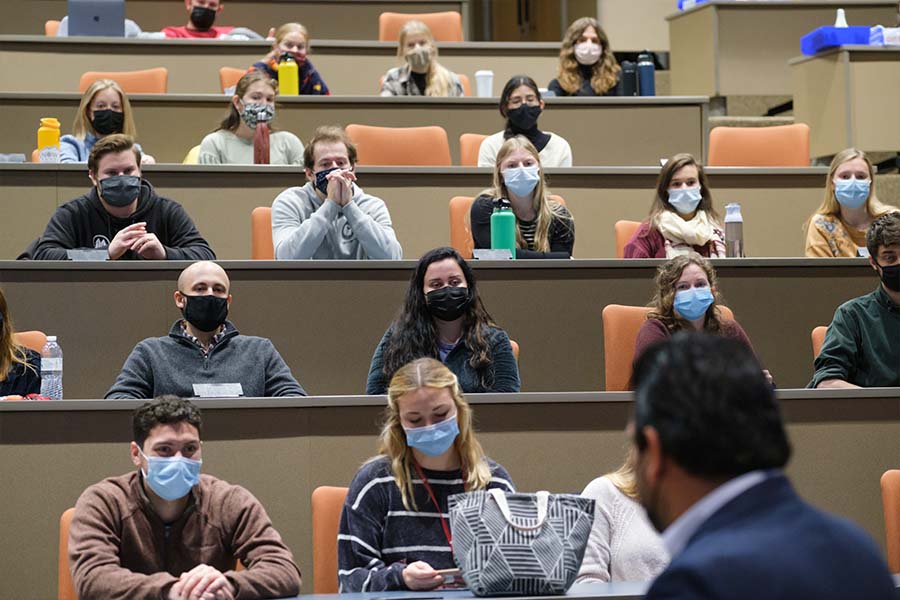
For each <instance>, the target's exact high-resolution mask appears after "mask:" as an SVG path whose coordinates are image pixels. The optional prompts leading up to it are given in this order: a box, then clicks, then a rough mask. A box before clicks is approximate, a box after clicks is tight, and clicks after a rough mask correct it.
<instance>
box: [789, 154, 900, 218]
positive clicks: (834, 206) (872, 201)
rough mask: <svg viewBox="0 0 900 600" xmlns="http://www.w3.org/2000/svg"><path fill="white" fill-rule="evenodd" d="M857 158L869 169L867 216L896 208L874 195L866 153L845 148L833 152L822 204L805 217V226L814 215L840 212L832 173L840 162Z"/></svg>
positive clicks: (872, 178)
mask: <svg viewBox="0 0 900 600" xmlns="http://www.w3.org/2000/svg"><path fill="white" fill-rule="evenodd" d="M857 158H861V159H863V160H864V161H865V162H866V166H867V167H868V169H869V181H871V185H870V187H869V197H868V198H866V212H867V213H868V214H869V216H870V217H872V218H873V219H874V218H877V217H880V216H881V215H883V214H885V213H889V212H891V211H894V210H897V209H896V208H894V207H893V206H888V205H886V204H883V203H882V202H881V200H879V199H878V197H877V196H876V195H875V169H874V167H872V161H871V160H869V157H868V156H866V153H865V152H863V151H862V150H859V149H857V148H846V149H844V150H841V151H840V152H838V153H837V154H835V155H834V158H833V159H832V160H831V166H830V167H829V168H828V177H827V179H826V180H825V197H824V198H823V199H822V204H821V205H820V206H819V208H817V209H816V212H815V213H813V216H811V217H810V218H809V219H807V221H806V227H809V224H810V222H811V221H812V219H813V217H815V215H826V216H832V217H836V216H839V215H840V214H841V203H840V202H838V200H837V198H835V196H834V174H835V173H836V172H837V170H838V167H840V166H841V165H842V164H844V163H845V162H848V161H851V160H854V159H857Z"/></svg>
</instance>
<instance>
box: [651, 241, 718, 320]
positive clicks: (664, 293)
mask: <svg viewBox="0 0 900 600" xmlns="http://www.w3.org/2000/svg"><path fill="white" fill-rule="evenodd" d="M688 265H697V266H698V267H700V268H701V269H703V272H704V273H706V279H707V280H708V281H709V287H710V290H711V291H712V294H713V303H712V304H710V305H709V308H708V309H706V323H705V324H704V326H703V329H704V330H705V331H708V332H710V333H720V332H721V331H722V320H723V319H722V314H721V311H720V310H719V305H720V304H722V298H721V296H719V281H718V279H716V271H715V270H714V269H713V267H712V263H710V262H709V261H708V260H706V259H705V258H703V257H702V256H700V255H699V254H697V253H696V252H691V253H690V254H685V255H682V256H676V257H675V258H672V259H671V260H668V261H666V262H665V263H663V264H661V265H660V266H659V268H658V269H657V270H656V294H654V296H653V300H651V301H650V304H649V306H650V312H649V313H647V318H648V319H657V320H659V321H661V322H662V324H663V325H665V326H666V329H668V330H669V332H670V333H675V332H676V331H681V330H688V331H690V324H689V323H688V321H687V320H685V319H684V318H683V317H681V316H680V315H678V314H676V312H675V308H674V306H675V285H676V284H677V283H678V280H679V279H680V278H681V274H682V273H683V272H684V270H685V269H686V268H687V266H688Z"/></svg>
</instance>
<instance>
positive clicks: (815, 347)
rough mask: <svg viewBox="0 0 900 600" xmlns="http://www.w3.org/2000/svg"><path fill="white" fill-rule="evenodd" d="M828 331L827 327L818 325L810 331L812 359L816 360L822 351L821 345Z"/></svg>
mask: <svg viewBox="0 0 900 600" xmlns="http://www.w3.org/2000/svg"><path fill="white" fill-rule="evenodd" d="M826 331H828V326H827V325H819V326H818V327H816V328H815V329H813V330H812V334H810V339H811V341H812V351H813V358H818V357H819V353H820V352H821V351H822V344H824V343H825V332H826Z"/></svg>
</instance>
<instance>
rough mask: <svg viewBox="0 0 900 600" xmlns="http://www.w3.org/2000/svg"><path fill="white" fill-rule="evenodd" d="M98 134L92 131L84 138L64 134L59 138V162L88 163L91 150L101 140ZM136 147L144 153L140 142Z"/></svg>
mask: <svg viewBox="0 0 900 600" xmlns="http://www.w3.org/2000/svg"><path fill="white" fill-rule="evenodd" d="M99 139H100V138H98V137H97V136H96V135H94V134H93V133H91V132H90V131H88V132H87V134H85V136H84V138H77V137H75V136H74V135H64V136H62V137H61V138H59V162H61V163H86V162H87V160H88V158H89V157H90V156H91V150H93V149H94V144H96V143H97V140H99ZM134 147H135V148H137V149H138V151H139V152H141V153H143V152H144V151H143V150H142V149H141V145H140V144H135V145H134Z"/></svg>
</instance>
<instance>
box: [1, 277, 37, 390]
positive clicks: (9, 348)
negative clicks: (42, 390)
mask: <svg viewBox="0 0 900 600" xmlns="http://www.w3.org/2000/svg"><path fill="white" fill-rule="evenodd" d="M0 316H2V317H3V324H2V325H0V381H6V377H7V376H8V375H9V370H10V369H11V368H12V367H13V365H16V364H20V365H22V366H23V367H25V368H26V369H31V370H32V371H34V372H35V373H36V371H35V369H34V367H33V366H32V365H30V364H28V358H27V356H26V355H25V348H23V347H22V346H19V345H17V344H16V343H15V340H14V339H13V333H14V332H15V329H13V324H12V319H10V318H9V308H8V307H7V305H6V296H4V295H3V290H0Z"/></svg>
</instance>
